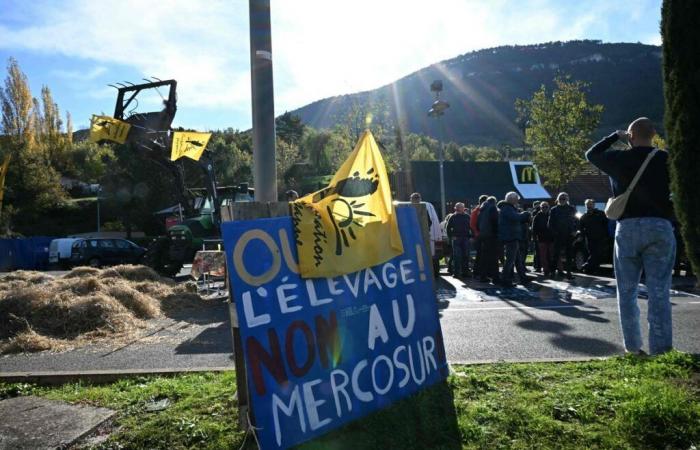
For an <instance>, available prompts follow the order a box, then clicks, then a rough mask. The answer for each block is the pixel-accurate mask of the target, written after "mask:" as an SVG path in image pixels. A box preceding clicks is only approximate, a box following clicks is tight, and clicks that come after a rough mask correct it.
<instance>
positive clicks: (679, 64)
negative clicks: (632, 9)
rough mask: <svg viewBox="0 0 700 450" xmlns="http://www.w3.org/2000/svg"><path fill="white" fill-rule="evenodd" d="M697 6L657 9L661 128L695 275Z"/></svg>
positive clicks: (698, 233)
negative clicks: (660, 46) (661, 79)
mask: <svg viewBox="0 0 700 450" xmlns="http://www.w3.org/2000/svg"><path fill="white" fill-rule="evenodd" d="M698 17H700V3H699V2H692V1H682V0H681V1H679V0H665V1H664V2H663V6H662V8H661V33H662V36H663V39H662V41H663V53H664V57H663V76H664V97H665V102H666V114H665V120H664V124H665V129H666V138H667V140H668V147H669V149H670V150H669V160H670V171H671V191H672V192H673V203H674V205H675V206H676V207H675V212H676V216H677V217H678V221H679V222H680V223H681V232H682V235H683V239H684V241H685V248H686V253H687V255H688V258H689V259H690V261H691V263H692V265H693V268H694V269H695V273H700V196H699V195H697V185H698V176H699V175H700V173H699V170H700V154H698V149H697V143H698V142H699V141H700V130H699V129H698V127H697V123H698V122H700V91H698V74H699V73H700V61H699V60H698V57H697V49H698V48H700V31H698V28H697V23H696V22H697V18H698Z"/></svg>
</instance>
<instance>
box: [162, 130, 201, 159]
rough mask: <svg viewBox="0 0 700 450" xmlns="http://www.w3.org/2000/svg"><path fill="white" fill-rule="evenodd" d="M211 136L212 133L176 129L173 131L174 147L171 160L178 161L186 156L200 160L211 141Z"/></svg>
mask: <svg viewBox="0 0 700 450" xmlns="http://www.w3.org/2000/svg"><path fill="white" fill-rule="evenodd" d="M210 137H211V133H198V132H195V131H176V132H175V133H173V147H172V150H171V152H170V160H171V161H176V160H178V159H180V158H182V157H183V156H185V157H187V158H190V159H194V160H195V161H199V158H201V157H202V153H204V149H205V148H206V147H207V144H208V143H209V138H210Z"/></svg>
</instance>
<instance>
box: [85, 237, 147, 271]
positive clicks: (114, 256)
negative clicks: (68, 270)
mask: <svg viewBox="0 0 700 450" xmlns="http://www.w3.org/2000/svg"><path fill="white" fill-rule="evenodd" d="M144 253H146V249H145V248H143V247H140V246H138V245H136V244H134V243H133V242H131V241H127V240H126V239H112V238H86V239H78V240H77V241H76V242H74V243H73V246H72V251H71V264H72V265H74V266H84V265H88V266H92V267H101V266H111V265H117V264H137V263H139V262H141V259H142V258H143V255H144Z"/></svg>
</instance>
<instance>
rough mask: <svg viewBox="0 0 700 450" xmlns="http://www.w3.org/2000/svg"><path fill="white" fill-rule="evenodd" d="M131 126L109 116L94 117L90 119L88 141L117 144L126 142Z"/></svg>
mask: <svg viewBox="0 0 700 450" xmlns="http://www.w3.org/2000/svg"><path fill="white" fill-rule="evenodd" d="M130 128H131V125H130V124H128V123H126V122H122V121H121V120H119V119H115V118H114V117H109V116H96V115H94V114H93V116H92V119H90V141H92V142H100V141H113V142H116V143H117V144H123V143H124V142H126V137H127V135H128V134H129V129H130Z"/></svg>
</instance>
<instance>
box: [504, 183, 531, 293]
mask: <svg viewBox="0 0 700 450" xmlns="http://www.w3.org/2000/svg"><path fill="white" fill-rule="evenodd" d="M519 200H520V196H519V195H518V194H517V193H516V192H509V193H507V194H506V198H505V200H502V201H500V202H498V210H499V211H498V238H499V239H500V240H501V242H503V246H504V247H505V263H504V264H503V271H502V272H501V282H502V284H503V285H504V286H506V287H511V286H513V267H515V269H516V270H517V271H518V277H519V278H520V284H522V285H523V286H527V285H528V284H529V281H528V278H527V275H526V272H527V271H526V270H525V264H524V261H523V259H522V258H520V241H521V240H523V239H525V236H524V235H523V224H524V223H528V222H529V220H530V213H529V212H527V211H523V212H518V209H517V206H518V201H519Z"/></svg>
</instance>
